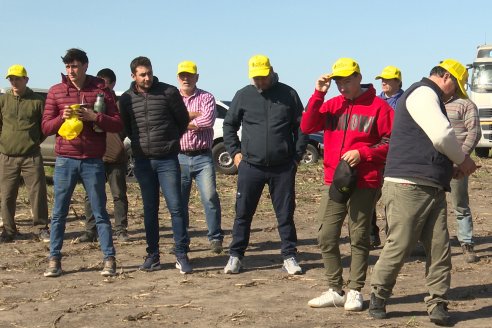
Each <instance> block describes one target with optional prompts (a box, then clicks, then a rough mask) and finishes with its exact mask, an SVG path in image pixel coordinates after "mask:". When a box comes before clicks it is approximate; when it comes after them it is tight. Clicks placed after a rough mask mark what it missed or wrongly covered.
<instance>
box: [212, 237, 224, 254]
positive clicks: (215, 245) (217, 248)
mask: <svg viewBox="0 0 492 328" xmlns="http://www.w3.org/2000/svg"><path fill="white" fill-rule="evenodd" d="M210 250H211V251H212V252H213V253H215V254H220V253H222V251H223V248H222V240H218V239H214V240H211V241H210Z"/></svg>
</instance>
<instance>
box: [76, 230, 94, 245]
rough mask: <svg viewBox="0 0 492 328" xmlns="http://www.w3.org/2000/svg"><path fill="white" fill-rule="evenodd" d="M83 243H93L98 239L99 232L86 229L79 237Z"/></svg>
mask: <svg viewBox="0 0 492 328" xmlns="http://www.w3.org/2000/svg"><path fill="white" fill-rule="evenodd" d="M78 241H79V242H81V243H93V242H96V241H97V232H95V231H92V230H91V231H84V233H83V234H82V235H81V236H80V237H79V238H78Z"/></svg>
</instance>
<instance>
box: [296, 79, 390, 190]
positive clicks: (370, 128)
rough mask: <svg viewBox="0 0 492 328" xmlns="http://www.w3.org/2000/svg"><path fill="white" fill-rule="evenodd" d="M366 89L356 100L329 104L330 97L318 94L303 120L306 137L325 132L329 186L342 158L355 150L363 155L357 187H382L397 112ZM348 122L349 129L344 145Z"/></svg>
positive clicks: (333, 100) (340, 98) (336, 99)
mask: <svg viewBox="0 0 492 328" xmlns="http://www.w3.org/2000/svg"><path fill="white" fill-rule="evenodd" d="M362 87H363V88H364V89H365V91H364V93H363V94H362V95H360V96H359V97H357V98H356V99H354V100H349V99H346V98H345V97H344V96H342V95H340V96H337V97H334V98H331V99H329V100H328V101H326V102H325V103H323V101H324V97H325V95H326V93H324V92H320V91H316V90H315V91H314V94H313V95H312V96H311V98H310V99H309V103H308V105H307V109H306V112H305V113H304V115H303V117H302V120H301V130H302V132H304V133H305V134H309V133H313V132H316V131H320V130H324V161H323V165H324V170H325V183H326V184H331V183H332V181H333V173H334V171H335V168H336V166H337V164H338V162H339V160H340V157H341V156H342V155H343V154H344V153H345V152H347V151H349V150H354V149H357V150H358V151H359V153H360V163H359V164H358V165H357V166H356V169H357V172H358V181H357V187H358V188H379V187H380V186H381V184H382V170H383V168H384V163H385V161H386V154H387V153H388V143H389V138H390V136H391V128H392V125H393V109H392V108H391V107H390V106H389V105H388V104H387V103H386V101H384V100H382V99H381V98H378V97H376V90H375V89H374V87H373V86H372V85H371V84H369V85H363V86H362ZM366 88H367V89H366ZM347 119H348V120H347ZM347 121H348V129H347V131H346V134H345V141H344V142H343V139H344V132H345V128H346V126H347ZM342 142H343V147H342Z"/></svg>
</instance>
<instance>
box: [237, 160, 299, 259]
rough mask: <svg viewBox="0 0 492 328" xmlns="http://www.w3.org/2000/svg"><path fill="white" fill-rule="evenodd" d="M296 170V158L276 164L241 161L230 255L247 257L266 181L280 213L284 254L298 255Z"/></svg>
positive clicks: (278, 217)
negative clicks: (245, 253) (253, 224)
mask: <svg viewBox="0 0 492 328" xmlns="http://www.w3.org/2000/svg"><path fill="white" fill-rule="evenodd" d="M296 171H297V166H296V164H295V163H294V161H292V162H290V163H288V164H285V165H279V166H273V167H265V166H257V165H252V164H249V163H247V162H245V161H241V162H240V164H239V168H238V180H237V193H236V219H235V220H234V227H233V230H232V242H231V245H230V246H229V254H230V255H232V256H237V257H240V258H241V257H243V256H244V252H245V251H246V248H247V247H248V244H249V236H250V232H251V222H252V221H253V215H254V214H255V211H256V207H257V206H258V201H259V200H260V197H261V194H262V191H263V187H264V186H265V184H268V188H269V191H270V196H271V198H272V204H273V208H274V210H275V214H276V216H277V222H278V233H279V235H280V240H281V243H282V246H281V247H282V251H281V253H282V256H283V257H284V258H288V257H291V256H293V255H294V256H295V255H296V253H297V249H296V244H297V233H296V226H295V224H294V210H295V175H296Z"/></svg>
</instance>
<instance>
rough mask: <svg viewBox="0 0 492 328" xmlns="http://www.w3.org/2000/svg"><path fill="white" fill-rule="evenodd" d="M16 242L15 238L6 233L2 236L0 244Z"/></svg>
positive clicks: (0, 236)
mask: <svg viewBox="0 0 492 328" xmlns="http://www.w3.org/2000/svg"><path fill="white" fill-rule="evenodd" d="M13 241H14V236H12V235H9V234H7V233H6V232H5V230H4V231H2V233H1V234H0V243H11V242H13Z"/></svg>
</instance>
